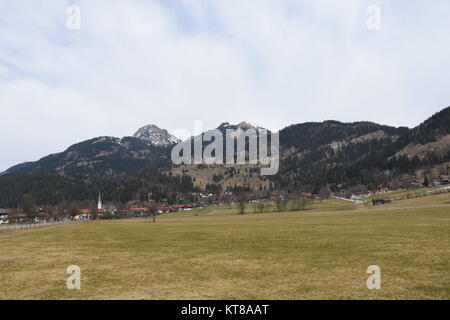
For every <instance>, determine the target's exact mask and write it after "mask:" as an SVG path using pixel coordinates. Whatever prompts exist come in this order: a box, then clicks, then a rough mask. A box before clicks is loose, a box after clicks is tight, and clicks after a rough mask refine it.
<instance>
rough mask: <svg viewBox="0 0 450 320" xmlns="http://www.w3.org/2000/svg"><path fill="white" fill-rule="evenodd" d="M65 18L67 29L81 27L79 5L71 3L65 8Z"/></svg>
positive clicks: (78, 28)
mask: <svg viewBox="0 0 450 320" xmlns="http://www.w3.org/2000/svg"><path fill="white" fill-rule="evenodd" d="M66 13H67V20H66V27H67V29H69V30H80V29H81V9H80V7H79V6H75V5H71V6H68V7H67V9H66Z"/></svg>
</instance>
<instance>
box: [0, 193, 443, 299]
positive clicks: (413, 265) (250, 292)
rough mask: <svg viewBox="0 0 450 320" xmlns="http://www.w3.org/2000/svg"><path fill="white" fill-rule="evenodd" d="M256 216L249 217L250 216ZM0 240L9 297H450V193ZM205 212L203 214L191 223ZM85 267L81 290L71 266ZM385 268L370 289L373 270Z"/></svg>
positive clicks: (113, 224) (87, 227)
mask: <svg viewBox="0 0 450 320" xmlns="http://www.w3.org/2000/svg"><path fill="white" fill-rule="evenodd" d="M249 211H251V210H249ZM235 212H236V210H235V209H234V208H215V210H214V208H213V209H208V210H205V211H203V212H202V213H194V212H185V213H183V215H184V216H183V215H182V216H177V215H176V214H171V215H167V216H160V217H158V218H157V223H155V224H153V223H151V222H150V219H149V222H147V223H146V222H145V221H144V220H143V219H131V220H120V221H98V222H97V221H95V222H88V223H80V224H69V225H63V226H55V227H49V228H47V229H41V230H33V231H17V232H3V233H1V234H0V241H1V243H2V246H1V247H0V298H1V299H449V298H450V278H449V271H450V258H449V257H450V193H447V194H441V195H435V196H429V197H424V198H417V199H410V200H404V201H398V202H394V203H393V204H391V205H385V206H367V205H358V206H357V205H353V204H351V203H350V204H349V203H345V202H340V201H338V200H330V201H324V202H322V203H319V202H318V203H316V204H314V206H313V210H310V211H305V212H297V213H295V212H293V213H292V212H291V213H263V214H253V213H249V214H245V215H236V214H234V213H235ZM194 214H197V215H194ZM70 265H78V266H79V267H80V268H81V272H82V275H81V277H82V279H81V282H82V284H81V290H68V289H67V288H66V279H67V277H68V275H67V274H66V268H67V267H68V266H70ZM370 265H378V266H379V267H380V268H381V273H382V275H381V276H382V284H381V286H382V287H381V289H380V290H368V289H367V286H366V281H367V278H368V276H369V275H368V274H367V273H366V270H367V267H368V266H370Z"/></svg>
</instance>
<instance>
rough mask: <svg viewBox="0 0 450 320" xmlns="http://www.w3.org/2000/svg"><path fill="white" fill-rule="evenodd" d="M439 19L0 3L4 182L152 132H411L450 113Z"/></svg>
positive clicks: (258, 1) (154, 4)
mask: <svg viewBox="0 0 450 320" xmlns="http://www.w3.org/2000/svg"><path fill="white" fill-rule="evenodd" d="M71 5H76V6H77V7H78V8H79V9H80V18H81V20H80V21H81V26H80V29H77V28H75V29H74V28H72V27H73V26H75V27H76V24H74V21H76V20H74V18H76V14H75V15H74V13H73V11H70V10H69V13H68V11H67V8H68V7H69V6H71ZM371 5H376V6H377V7H378V8H379V9H380V13H381V14H380V17H381V20H380V22H381V24H380V26H381V29H379V30H377V29H375V30H374V29H370V28H368V26H367V21H368V19H369V21H371V22H372V23H373V21H378V20H374V19H376V17H375V15H374V13H373V12H374V11H370V10H369V11H370V13H369V14H368V13H367V10H368V8H369V7H370V6H371ZM374 17H375V18H374ZM449 17H450V2H449V1H448V0H433V1H427V0H417V1H412V0H395V1H394V0H391V1H382V0H371V1H366V0H305V1H301V0H247V1H242V0H153V1H151V0H146V1H145V0H133V1H131V0H127V1H124V0H95V1H93V0H77V1H75V0H73V1H54V0H27V1H9V0H0V108H1V109H0V114H1V120H2V121H1V125H0V137H1V138H0V150H1V157H0V171H2V170H4V169H7V168H8V167H10V166H11V165H14V164H16V163H19V162H23V161H30V160H37V159H39V158H40V157H42V156H44V155H47V154H49V153H54V152H59V151H62V150H64V149H66V148H67V147H68V146H69V145H71V144H73V143H75V142H79V141H82V140H85V139H89V138H92V137H95V136H103V135H110V136H119V137H121V136H126V135H132V134H133V133H134V132H135V131H136V130H137V129H138V128H139V127H141V126H143V125H145V124H149V123H154V124H156V125H158V126H160V127H162V128H166V129H168V130H169V131H171V132H173V130H176V129H180V128H181V129H187V130H192V127H193V121H195V120H201V121H202V122H203V125H204V127H205V129H209V128H212V127H216V126H218V125H219V124H220V123H221V122H225V121H227V122H230V123H237V122H240V121H243V120H246V121H249V122H251V123H254V124H258V125H261V126H263V127H266V128H269V129H272V130H276V129H281V128H283V127H284V126H286V125H289V124H292V123H301V122H306V121H322V120H327V119H336V120H340V121H358V120H370V121H374V122H379V123H383V124H389V125H395V126H410V127H412V126H415V125H417V124H419V123H420V122H421V121H422V120H424V119H426V118H427V117H429V116H430V115H431V114H433V113H435V112H437V111H439V110H440V109H442V108H444V107H446V106H449V105H450V81H449V80H450V79H449V77H450V58H449V57H450V41H448V38H449V34H450V19H449ZM68 25H69V26H70V27H71V28H68V27H67V26H68ZM371 25H372V26H373V24H371Z"/></svg>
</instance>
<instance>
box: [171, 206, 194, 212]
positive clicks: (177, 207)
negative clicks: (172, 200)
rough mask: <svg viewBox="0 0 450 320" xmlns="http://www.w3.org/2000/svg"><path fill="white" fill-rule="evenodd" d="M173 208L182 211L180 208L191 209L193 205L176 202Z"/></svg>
mask: <svg viewBox="0 0 450 320" xmlns="http://www.w3.org/2000/svg"><path fill="white" fill-rule="evenodd" d="M175 208H176V209H177V210H178V211H182V210H192V209H193V208H194V206H193V205H192V204H177V205H176V206H175Z"/></svg>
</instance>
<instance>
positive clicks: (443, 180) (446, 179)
mask: <svg viewBox="0 0 450 320" xmlns="http://www.w3.org/2000/svg"><path fill="white" fill-rule="evenodd" d="M439 179H440V181H439V182H440V183H441V184H449V183H450V175H441V176H440V177H439Z"/></svg>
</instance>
